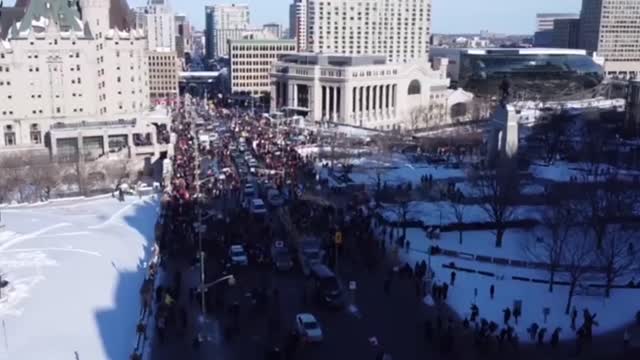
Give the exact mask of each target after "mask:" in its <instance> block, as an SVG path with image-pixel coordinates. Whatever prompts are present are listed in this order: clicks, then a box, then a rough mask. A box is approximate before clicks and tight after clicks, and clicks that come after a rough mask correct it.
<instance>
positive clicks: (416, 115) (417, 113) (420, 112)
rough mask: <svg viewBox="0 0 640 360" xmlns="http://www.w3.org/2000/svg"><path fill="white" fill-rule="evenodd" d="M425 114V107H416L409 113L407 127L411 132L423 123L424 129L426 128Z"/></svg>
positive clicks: (427, 123)
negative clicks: (409, 127)
mask: <svg viewBox="0 0 640 360" xmlns="http://www.w3.org/2000/svg"><path fill="white" fill-rule="evenodd" d="M427 112H428V110H427V107H426V106H424V105H418V106H416V107H414V108H412V109H411V110H410V111H409V125H410V126H411V129H412V130H416V129H417V128H418V127H420V124H421V123H424V124H425V127H428V125H429V122H428V121H426V118H427Z"/></svg>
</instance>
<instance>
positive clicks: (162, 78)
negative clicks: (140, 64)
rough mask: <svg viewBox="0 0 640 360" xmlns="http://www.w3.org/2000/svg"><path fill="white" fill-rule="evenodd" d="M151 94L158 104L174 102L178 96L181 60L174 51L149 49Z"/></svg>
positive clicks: (152, 100) (154, 101)
mask: <svg viewBox="0 0 640 360" xmlns="http://www.w3.org/2000/svg"><path fill="white" fill-rule="evenodd" d="M147 58H148V61H149V96H150V98H151V102H153V103H156V104H167V103H173V102H174V101H175V99H176V98H177V97H178V75H179V74H178V73H179V71H180V68H179V64H180V61H179V59H178V57H177V56H176V53H174V52H166V51H162V52H157V51H149V52H148V53H147Z"/></svg>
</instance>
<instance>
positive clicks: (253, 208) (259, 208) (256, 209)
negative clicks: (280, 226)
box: [249, 199, 267, 215]
mask: <svg viewBox="0 0 640 360" xmlns="http://www.w3.org/2000/svg"><path fill="white" fill-rule="evenodd" d="M249 211H250V212H251V213H252V214H254V215H264V214H266V213H267V208H266V207H265V206H264V201H262V199H251V203H250V204H249Z"/></svg>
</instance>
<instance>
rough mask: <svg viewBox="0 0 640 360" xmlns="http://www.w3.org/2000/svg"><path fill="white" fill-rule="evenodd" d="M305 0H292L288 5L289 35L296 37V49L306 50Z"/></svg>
mask: <svg viewBox="0 0 640 360" xmlns="http://www.w3.org/2000/svg"><path fill="white" fill-rule="evenodd" d="M307 30H308V29H307V0H294V1H293V3H292V4H291V5H289V37H290V38H291V39H296V44H297V46H298V51H302V52H304V51H307V43H308V41H309V39H308V38H307Z"/></svg>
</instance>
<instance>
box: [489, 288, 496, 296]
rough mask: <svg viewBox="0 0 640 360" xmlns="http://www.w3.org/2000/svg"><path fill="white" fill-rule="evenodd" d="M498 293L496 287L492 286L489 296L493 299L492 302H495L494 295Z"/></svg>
mask: <svg viewBox="0 0 640 360" xmlns="http://www.w3.org/2000/svg"><path fill="white" fill-rule="evenodd" d="M495 293H496V288H495V286H493V284H491V286H490V287H489V296H490V297H491V300H493V295H494V294H495Z"/></svg>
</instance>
